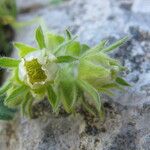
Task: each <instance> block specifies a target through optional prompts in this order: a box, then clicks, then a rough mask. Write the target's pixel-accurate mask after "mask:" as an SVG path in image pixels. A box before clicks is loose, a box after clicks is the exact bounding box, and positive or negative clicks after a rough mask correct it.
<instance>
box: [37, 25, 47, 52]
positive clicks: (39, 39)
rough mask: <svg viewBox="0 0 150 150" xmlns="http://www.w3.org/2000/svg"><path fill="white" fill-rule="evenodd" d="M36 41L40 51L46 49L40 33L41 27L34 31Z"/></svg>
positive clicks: (42, 35)
mask: <svg viewBox="0 0 150 150" xmlns="http://www.w3.org/2000/svg"><path fill="white" fill-rule="evenodd" d="M35 36H36V41H37V43H38V45H39V48H40V49H43V48H46V44H45V39H44V34H43V31H42V28H41V26H39V27H38V28H37V29H36V34H35Z"/></svg>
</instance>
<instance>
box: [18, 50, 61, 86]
mask: <svg viewBox="0 0 150 150" xmlns="http://www.w3.org/2000/svg"><path fill="white" fill-rule="evenodd" d="M56 60H57V58H56V57H55V56H54V55H53V54H50V53H49V54H47V53H46V50H45V49H44V50H37V51H34V52H31V53H29V54H27V55H26V56H25V57H24V58H22V59H21V62H20V64H19V78H20V80H21V81H23V82H25V83H26V84H27V85H29V86H30V87H31V88H32V89H36V88H38V87H40V86H41V85H44V84H46V83H47V82H53V81H54V78H55V76H56V73H57V70H58V65H57V64H56Z"/></svg>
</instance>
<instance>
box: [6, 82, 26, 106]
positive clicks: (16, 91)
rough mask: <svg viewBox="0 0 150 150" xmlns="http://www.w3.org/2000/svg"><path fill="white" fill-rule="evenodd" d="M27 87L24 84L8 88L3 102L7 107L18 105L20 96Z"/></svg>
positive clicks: (24, 92)
mask: <svg viewBox="0 0 150 150" xmlns="http://www.w3.org/2000/svg"><path fill="white" fill-rule="evenodd" d="M28 90H29V89H28V88H27V87H26V86H25V85H22V86H19V87H16V88H13V89H10V92H8V94H7V97H6V99H5V101H4V104H5V105H6V106H9V107H15V106H17V105H19V104H20V103H21V101H22V97H24V95H25V94H26V93H27V92H28Z"/></svg>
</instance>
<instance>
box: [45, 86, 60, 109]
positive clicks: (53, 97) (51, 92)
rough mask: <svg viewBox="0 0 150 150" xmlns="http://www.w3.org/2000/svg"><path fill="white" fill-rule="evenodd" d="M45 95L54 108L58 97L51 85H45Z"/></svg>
mask: <svg viewBox="0 0 150 150" xmlns="http://www.w3.org/2000/svg"><path fill="white" fill-rule="evenodd" d="M47 95H48V101H49V102H50V104H51V105H52V108H53V109H55V108H56V105H57V101H58V99H57V95H56V94H55V91H54V90H53V88H52V86H51V85H48V86H47Z"/></svg>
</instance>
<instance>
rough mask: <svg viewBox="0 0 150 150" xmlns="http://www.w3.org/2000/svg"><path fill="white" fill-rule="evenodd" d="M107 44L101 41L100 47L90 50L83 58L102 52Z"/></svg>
mask: <svg viewBox="0 0 150 150" xmlns="http://www.w3.org/2000/svg"><path fill="white" fill-rule="evenodd" d="M106 42H107V41H101V42H100V43H99V44H98V45H96V46H95V47H93V48H90V49H89V50H88V51H86V53H84V55H83V56H87V55H89V54H95V53H97V52H99V51H101V50H102V49H103V48H104V47H105V45H106Z"/></svg>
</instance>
